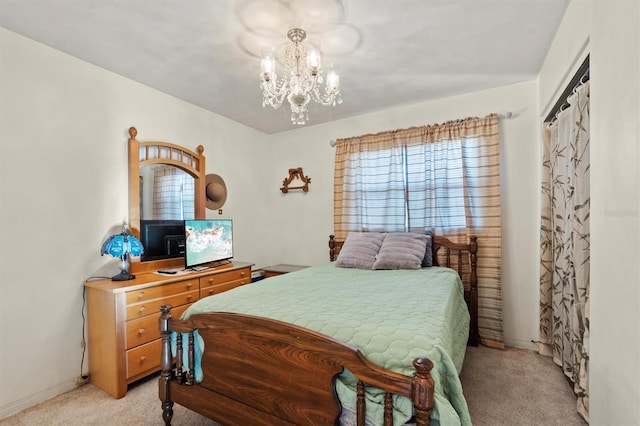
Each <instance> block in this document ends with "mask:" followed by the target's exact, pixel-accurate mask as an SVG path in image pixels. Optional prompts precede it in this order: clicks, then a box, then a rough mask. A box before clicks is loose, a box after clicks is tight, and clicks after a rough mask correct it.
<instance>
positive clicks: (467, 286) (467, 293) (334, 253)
mask: <svg viewBox="0 0 640 426" xmlns="http://www.w3.org/2000/svg"><path fill="white" fill-rule="evenodd" d="M432 238H433V239H432V244H431V248H432V252H433V253H432V254H433V266H443V267H447V268H451V269H454V270H455V271H456V272H458V275H460V279H461V280H462V283H463V285H464V298H465V301H466V302H467V306H468V308H469V314H470V315H471V322H470V329H469V341H468V344H469V345H470V346H478V344H479V343H480V333H479V331H478V274H477V266H478V237H476V236H473V235H472V236H470V237H469V243H467V244H461V243H455V242H453V241H451V240H449V239H448V238H446V237H442V236H438V235H432ZM343 244H344V241H338V240H336V239H335V236H334V235H329V260H330V261H331V262H333V261H335V260H336V259H337V258H338V255H339V254H340V249H341V248H342V245H343ZM452 258H455V259H457V261H452Z"/></svg>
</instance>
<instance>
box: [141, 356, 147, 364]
mask: <svg viewBox="0 0 640 426" xmlns="http://www.w3.org/2000/svg"><path fill="white" fill-rule="evenodd" d="M146 360H147V357H146V356H141V357H140V364H144V362H145V361H146Z"/></svg>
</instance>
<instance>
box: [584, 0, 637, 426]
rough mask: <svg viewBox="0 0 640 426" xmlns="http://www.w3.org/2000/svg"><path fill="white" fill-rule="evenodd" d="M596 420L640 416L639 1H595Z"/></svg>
mask: <svg viewBox="0 0 640 426" xmlns="http://www.w3.org/2000/svg"><path fill="white" fill-rule="evenodd" d="M591 46H592V54H591V59H592V60H591V117H592V120H591V225H592V231H591V246H592V250H591V353H590V355H591V358H590V359H591V364H590V375H589V379H590V391H591V411H590V414H591V416H590V418H591V424H593V425H631V424H638V422H640V316H639V312H640V262H639V260H640V127H639V126H640V120H639V118H640V5H639V3H638V1H637V0H616V1H612V2H608V1H604V0H594V1H593V24H592V32H591Z"/></svg>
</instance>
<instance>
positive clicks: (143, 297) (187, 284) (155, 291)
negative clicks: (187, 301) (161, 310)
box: [127, 278, 198, 305]
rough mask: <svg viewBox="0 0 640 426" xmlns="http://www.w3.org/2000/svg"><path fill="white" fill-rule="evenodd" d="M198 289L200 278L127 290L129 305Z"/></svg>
mask: <svg viewBox="0 0 640 426" xmlns="http://www.w3.org/2000/svg"><path fill="white" fill-rule="evenodd" d="M196 289H198V279H197V278H194V279H192V280H184V281H179V282H177V283H173V284H166V285H158V286H154V287H148V288H144V289H142V290H134V291H128V292H127V305H131V304H133V303H140V302H144V301H147V300H153V299H157V298H159V297H165V296H171V295H174V294H178V293H184V292H187V291H191V290H196Z"/></svg>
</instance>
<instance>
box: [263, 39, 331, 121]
mask: <svg viewBox="0 0 640 426" xmlns="http://www.w3.org/2000/svg"><path fill="white" fill-rule="evenodd" d="M287 37H288V38H289V40H291V42H292V44H290V45H289V46H287V48H286V50H285V53H284V66H285V68H286V71H285V73H284V76H283V77H282V79H281V80H280V81H278V76H277V75H276V61H275V55H274V53H273V51H272V50H271V51H269V52H267V53H265V54H264V55H263V57H262V61H261V64H260V65H261V66H260V67H261V72H260V88H261V89H262V96H263V99H262V106H263V107H265V106H267V105H271V106H272V107H273V108H276V109H277V108H279V107H280V105H282V103H283V102H284V100H285V99H287V100H288V101H289V104H290V105H291V121H292V122H293V123H294V124H300V125H302V124H305V123H306V122H307V120H308V119H309V111H308V110H307V104H308V103H309V101H310V100H311V99H313V100H314V101H315V102H317V103H319V104H321V105H324V106H330V105H331V106H335V105H336V104H341V103H342V98H341V97H340V77H339V76H338V73H337V72H336V71H335V70H334V69H333V67H330V68H329V72H328V73H327V81H326V84H325V85H324V90H323V91H322V93H321V90H320V86H321V85H322V83H324V78H323V77H322V66H321V58H320V53H319V52H318V51H317V50H315V49H309V50H307V48H306V47H305V46H304V45H303V44H302V41H303V40H304V39H305V38H306V37H307V33H306V32H305V31H304V30H303V29H300V28H292V29H290V30H289V32H287Z"/></svg>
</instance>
